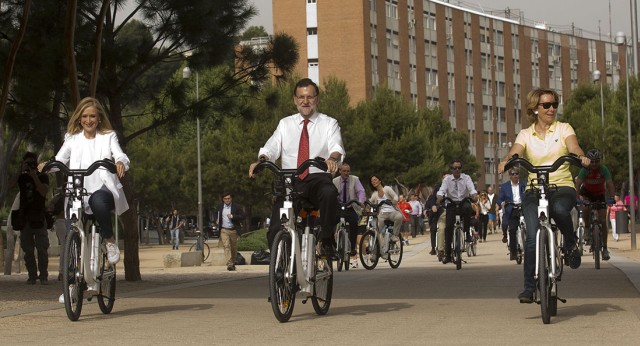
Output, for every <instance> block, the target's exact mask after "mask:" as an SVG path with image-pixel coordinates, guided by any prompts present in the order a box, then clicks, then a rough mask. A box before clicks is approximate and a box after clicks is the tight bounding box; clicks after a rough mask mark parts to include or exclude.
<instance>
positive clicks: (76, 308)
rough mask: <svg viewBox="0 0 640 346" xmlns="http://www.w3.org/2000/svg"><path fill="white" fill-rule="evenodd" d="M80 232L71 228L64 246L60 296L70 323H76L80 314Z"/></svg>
mask: <svg viewBox="0 0 640 346" xmlns="http://www.w3.org/2000/svg"><path fill="white" fill-rule="evenodd" d="M79 232H80V230H78V228H76V227H73V228H72V229H71V230H70V231H69V232H68V233H67V240H66V242H65V246H64V254H65V257H64V263H63V268H64V270H63V272H62V290H63V291H62V294H63V296H64V309H65V311H66V312H67V317H68V318H69V319H70V320H71V321H77V320H78V318H80V313H81V312H82V298H83V295H84V289H85V282H84V280H83V279H82V273H81V272H80V271H81V268H82V257H80V249H81V248H80V242H81V240H80V234H79Z"/></svg>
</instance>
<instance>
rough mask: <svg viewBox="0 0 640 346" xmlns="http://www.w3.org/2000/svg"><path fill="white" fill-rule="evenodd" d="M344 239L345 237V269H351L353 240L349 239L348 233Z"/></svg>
mask: <svg viewBox="0 0 640 346" xmlns="http://www.w3.org/2000/svg"><path fill="white" fill-rule="evenodd" d="M344 239H345V243H344V245H345V247H344V251H345V252H346V255H345V260H344V270H345V271H349V268H350V267H351V242H350V241H349V235H348V233H345V238H344Z"/></svg>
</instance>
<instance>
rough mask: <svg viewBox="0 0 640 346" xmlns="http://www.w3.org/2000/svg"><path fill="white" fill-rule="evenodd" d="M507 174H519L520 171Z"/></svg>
mask: <svg viewBox="0 0 640 346" xmlns="http://www.w3.org/2000/svg"><path fill="white" fill-rule="evenodd" d="M509 174H511V175H520V173H518V172H511V173H509Z"/></svg>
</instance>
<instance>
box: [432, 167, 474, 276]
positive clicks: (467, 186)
mask: <svg viewBox="0 0 640 346" xmlns="http://www.w3.org/2000/svg"><path fill="white" fill-rule="evenodd" d="M449 168H450V169H451V172H452V174H448V175H446V176H445V177H444V179H443V180H442V185H441V186H440V190H438V192H437V194H436V196H437V197H436V205H434V206H432V207H431V211H432V212H434V213H436V212H437V211H438V207H437V206H439V205H440V203H442V200H443V199H444V197H445V196H446V197H449V198H451V199H452V200H454V201H462V200H463V199H465V198H466V197H471V198H472V199H473V201H474V202H475V201H477V199H478V191H476V188H475V187H474V186H473V181H472V180H471V177H470V176H468V175H467V174H464V173H462V162H461V161H460V160H453V161H451V165H450V166H449ZM449 207H453V204H449V205H448V206H447V216H446V221H445V222H446V223H445V227H444V242H445V244H444V252H445V253H444V258H443V259H442V263H443V264H447V263H449V262H451V241H452V240H453V226H454V224H455V222H456V213H455V212H454V211H453V209H452V210H449V209H448V208H449ZM471 215H474V211H473V209H472V207H471V203H469V202H465V203H464V204H463V205H462V215H461V216H462V224H463V227H464V234H465V235H466V238H467V239H466V240H467V242H471V236H470V234H469V228H470V226H471Z"/></svg>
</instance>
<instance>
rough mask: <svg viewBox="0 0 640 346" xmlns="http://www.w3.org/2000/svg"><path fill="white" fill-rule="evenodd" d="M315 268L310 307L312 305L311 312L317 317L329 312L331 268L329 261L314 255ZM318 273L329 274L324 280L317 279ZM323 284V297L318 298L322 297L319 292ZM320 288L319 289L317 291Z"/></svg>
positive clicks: (331, 293)
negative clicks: (325, 272)
mask: <svg viewBox="0 0 640 346" xmlns="http://www.w3.org/2000/svg"><path fill="white" fill-rule="evenodd" d="M315 258H316V260H315V261H316V266H315V268H314V269H315V271H316V272H315V276H316V277H314V280H313V295H312V296H311V305H313V310H314V311H315V312H316V314H318V315H321V316H322V315H326V314H327V312H329V307H331V297H332V296H333V269H332V268H333V266H332V265H331V259H324V258H320V256H318V254H317V253H316V256H315ZM319 271H323V272H324V271H327V272H329V275H328V278H326V279H317V275H318V273H319ZM323 284H324V289H325V293H324V297H320V296H319V295H322V293H321V292H319V291H322V288H323ZM319 288H320V289H319Z"/></svg>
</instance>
